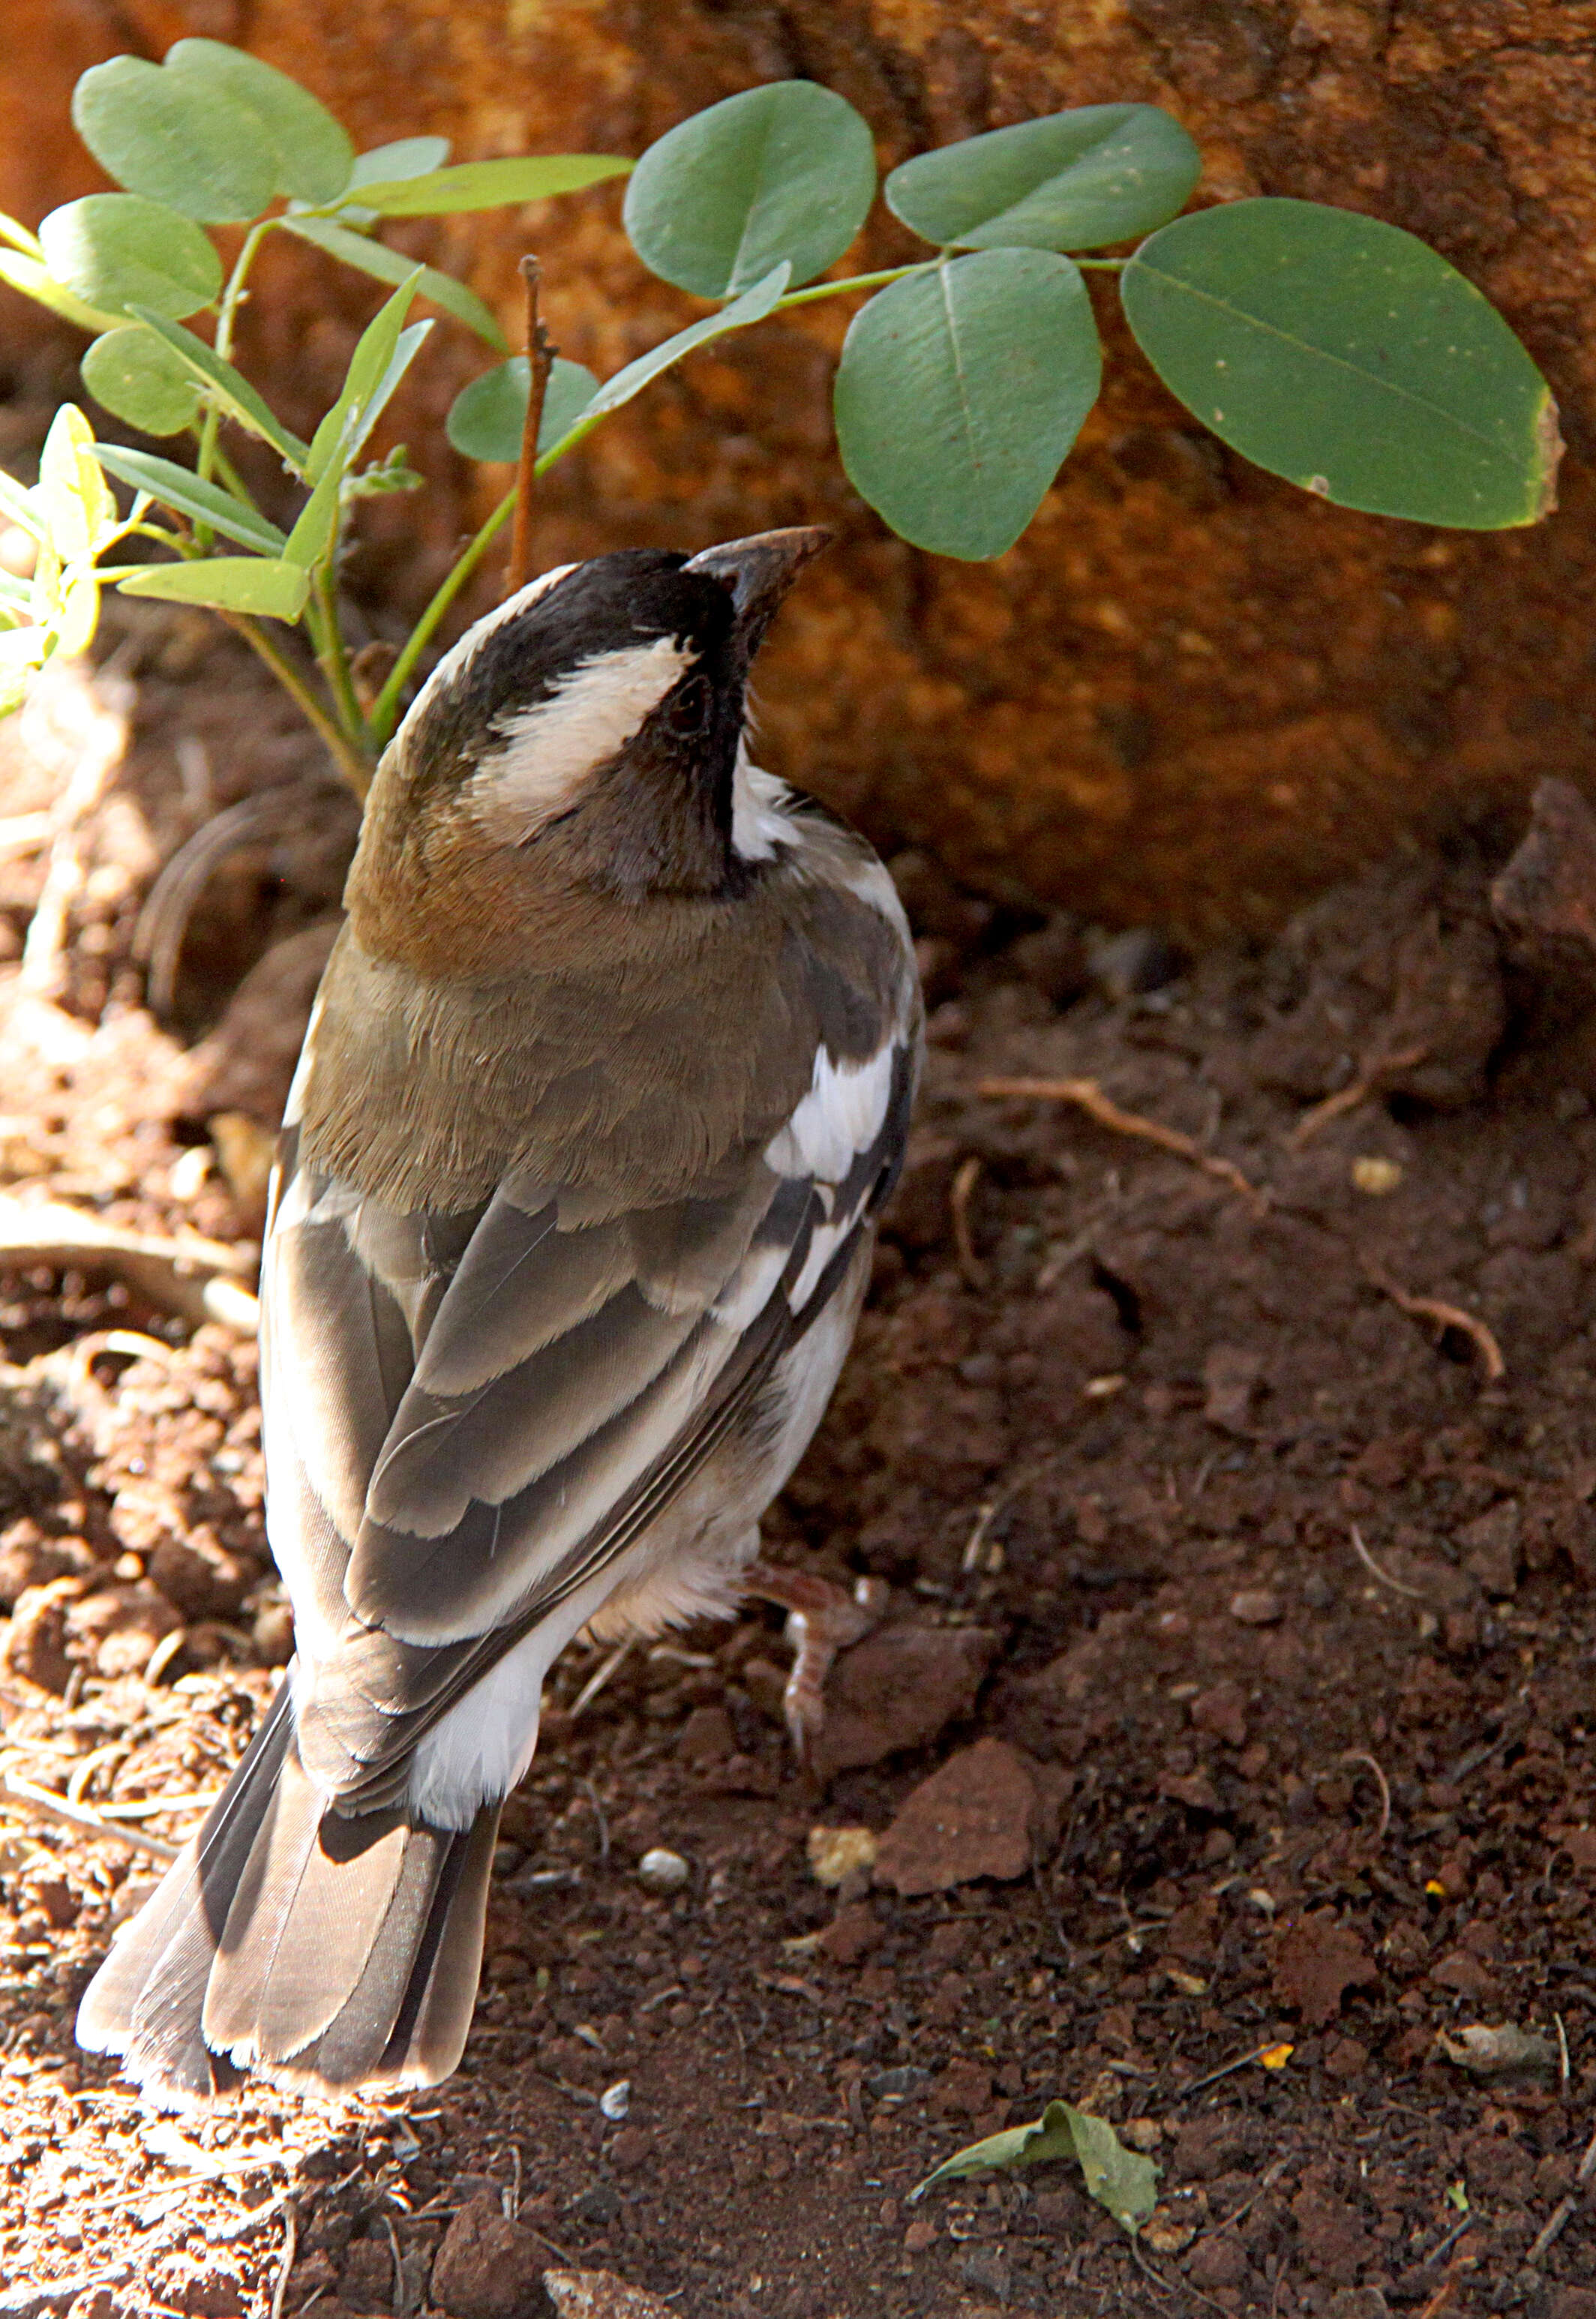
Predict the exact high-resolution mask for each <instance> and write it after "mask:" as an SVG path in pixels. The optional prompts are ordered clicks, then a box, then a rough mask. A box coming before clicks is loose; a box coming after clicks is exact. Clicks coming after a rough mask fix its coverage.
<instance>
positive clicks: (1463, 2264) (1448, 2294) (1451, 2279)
mask: <svg viewBox="0 0 1596 2319" xmlns="http://www.w3.org/2000/svg"><path fill="white" fill-rule="evenodd" d="M1472 2269H1474V2257H1473V2255H1472V2254H1460V2255H1458V2256H1457V2257H1456V2259H1455V2260H1454V2261H1453V2262H1452V2264H1451V2265H1450V2267H1449V2269H1447V2276H1446V2277H1445V2278H1443V2279H1442V2281H1441V2283H1440V2285H1439V2286H1438V2287H1437V2288H1436V2291H1435V2293H1434V2294H1433V2295H1432V2296H1430V2298H1429V2302H1428V2303H1427V2304H1426V2305H1425V2306H1424V2308H1423V2310H1422V2311H1421V2312H1420V2314H1419V2319H1440V2314H1441V2313H1442V2312H1443V2311H1444V2310H1445V2309H1446V2307H1447V2304H1448V2303H1450V2301H1451V2300H1452V2297H1453V2296H1455V2295H1456V2292H1457V2289H1458V2286H1459V2284H1460V2283H1461V2281H1462V2278H1463V2274H1464V2272H1465V2271H1466V2270H1472Z"/></svg>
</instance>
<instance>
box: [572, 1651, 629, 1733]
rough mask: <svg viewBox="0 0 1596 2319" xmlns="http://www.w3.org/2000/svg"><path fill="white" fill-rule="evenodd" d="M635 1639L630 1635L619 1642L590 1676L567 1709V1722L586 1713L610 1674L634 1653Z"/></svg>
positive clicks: (617, 1670) (614, 1672)
mask: <svg viewBox="0 0 1596 2319" xmlns="http://www.w3.org/2000/svg"><path fill="white" fill-rule="evenodd" d="M634 1639H635V1638H633V1637H631V1636H628V1637H627V1640H626V1641H625V1642H624V1643H618V1644H617V1646H616V1647H615V1649H614V1650H612V1651H611V1652H610V1654H609V1657H608V1658H607V1659H606V1660H605V1662H604V1664H603V1665H602V1666H601V1667H600V1668H599V1670H598V1672H597V1673H596V1674H591V1675H590V1676H589V1677H588V1679H587V1681H586V1683H583V1685H582V1689H581V1690H580V1691H579V1692H577V1694H576V1697H575V1698H574V1699H573V1701H572V1702H571V1704H570V1706H569V1707H568V1708H567V1709H566V1710H565V1720H566V1722H567V1723H574V1722H575V1720H576V1719H577V1717H578V1716H579V1715H582V1714H583V1713H585V1712H586V1710H588V1709H589V1708H590V1707H591V1705H592V1703H593V1701H594V1700H596V1699H597V1698H598V1696H599V1693H600V1692H601V1691H602V1690H603V1688H604V1686H605V1684H606V1683H608V1682H609V1678H610V1676H611V1675H613V1674H618V1673H619V1671H620V1668H621V1666H622V1665H623V1664H624V1663H625V1661H626V1660H627V1659H628V1658H630V1656H631V1655H632V1644H633V1641H634Z"/></svg>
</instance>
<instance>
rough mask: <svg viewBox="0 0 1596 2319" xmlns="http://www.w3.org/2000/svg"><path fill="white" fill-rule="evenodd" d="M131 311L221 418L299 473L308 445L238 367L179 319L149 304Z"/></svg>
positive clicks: (303, 468) (308, 452) (308, 453)
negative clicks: (167, 349) (170, 318)
mask: <svg viewBox="0 0 1596 2319" xmlns="http://www.w3.org/2000/svg"><path fill="white" fill-rule="evenodd" d="M133 311H134V314H135V316H136V318H137V319H138V320H140V322H147V323H148V324H149V328H150V329H152V330H153V331H154V332H155V334H156V336H157V338H161V339H163V340H164V341H165V343H166V344H167V346H168V347H171V349H172V352H173V353H174V354H175V355H176V357H177V359H178V361H179V362H180V363H181V364H182V365H183V366H184V368H185V370H187V371H188V372H189V373H190V374H191V375H192V376H193V377H194V378H196V379H197V380H198V381H199V383H200V391H201V393H203V395H204V396H205V398H206V400H207V401H208V402H211V403H212V404H213V405H214V406H215V408H216V409H217V410H218V411H220V412H221V415H222V417H223V418H224V419H230V420H232V421H233V423H234V424H235V426H239V427H242V428H245V429H248V432H249V433H250V434H251V435H258V436H259V438H260V439H261V441H262V442H263V443H269V444H270V445H271V447H272V448H273V449H274V450H275V452H276V453H277V455H278V456H279V457H280V458H281V460H282V461H283V464H284V466H288V467H293V469H294V470H295V472H296V473H297V474H303V473H304V470H305V462H306V460H307V459H308V458H309V457H310V450H309V447H308V446H307V445H305V444H303V443H302V442H301V441H300V439H299V438H298V436H297V435H291V434H290V433H289V431H288V429H287V428H286V427H284V424H283V422H282V420H280V419H278V417H277V416H276V413H275V411H272V410H271V409H270V408H269V407H268V405H267V404H266V402H265V401H264V399H263V398H262V397H261V395H259V394H258V393H257V391H256V389H255V388H254V387H253V386H251V385H250V383H249V381H248V379H247V378H246V377H245V376H244V374H243V373H242V372H241V371H237V370H235V369H234V368H233V366H232V365H231V363H230V362H224V361H223V359H222V357H221V356H220V355H219V354H218V353H217V352H216V349H215V348H214V347H208V346H207V345H206V344H205V341H204V340H203V338H195V336H194V332H193V331H192V330H185V329H184V327H183V325H182V323H181V322H169V321H168V320H167V318H166V316H165V315H164V314H158V313H157V312H156V311H155V310H154V308H153V307H150V306H136V307H135V308H134V309H133Z"/></svg>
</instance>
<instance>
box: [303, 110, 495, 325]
mask: <svg viewBox="0 0 1596 2319" xmlns="http://www.w3.org/2000/svg"><path fill="white" fill-rule="evenodd" d="M443 141H444V140H442V138H428V137H419V138H417V139H416V140H415V142H416V143H417V144H418V145H429V144H442V143H443ZM283 222H284V225H285V226H286V227H287V229H288V230H289V232H290V233H294V234H297V235H298V236H299V238H300V239H301V240H302V241H311V242H314V243H315V245H316V247H317V248H318V249H324V250H326V252H327V254H328V256H329V257H336V258H338V259H339V260H341V262H342V263H343V264H344V265H345V266H355V267H356V268H357V270H358V271H359V272H360V273H362V274H369V275H371V276H372V278H373V280H374V281H376V282H408V281H409V279H410V275H412V274H413V273H414V272H415V271H416V266H415V260H414V259H413V258H410V257H405V256H404V255H403V253H402V252H401V251H400V250H397V249H389V248H386V247H385V246H384V245H383V243H382V242H380V241H368V240H367V239H366V238H365V235H364V234H358V233H351V232H350V230H349V229H348V227H347V226H342V225H334V224H333V223H332V221H331V220H330V219H329V218H313V217H285V218H284V221H283ZM417 293H418V295H419V296H420V297H422V298H429V299H430V300H431V301H432V302H433V304H434V305H435V306H441V307H442V308H443V309H444V311H445V312H446V313H450V314H453V315H454V317H455V320H456V321H458V322H464V325H465V327H466V329H468V330H474V331H475V332H476V334H477V336H478V338H485V339H486V340H487V342H488V344H489V345H490V346H491V347H500V348H502V347H503V346H504V345H505V343H506V341H505V336H504V333H503V331H502V330H501V329H500V327H499V323H498V320H497V319H496V318H495V316H494V313H493V310H492V308H491V306H486V305H484V304H483V302H482V300H481V299H480V298H479V297H478V296H477V294H476V292H475V291H474V290H468V289H467V288H466V286H465V284H464V282H456V281H455V277H454V275H452V274H440V273H439V272H438V270H437V266H422V268H421V273H420V279H419V283H418V284H417Z"/></svg>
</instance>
